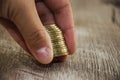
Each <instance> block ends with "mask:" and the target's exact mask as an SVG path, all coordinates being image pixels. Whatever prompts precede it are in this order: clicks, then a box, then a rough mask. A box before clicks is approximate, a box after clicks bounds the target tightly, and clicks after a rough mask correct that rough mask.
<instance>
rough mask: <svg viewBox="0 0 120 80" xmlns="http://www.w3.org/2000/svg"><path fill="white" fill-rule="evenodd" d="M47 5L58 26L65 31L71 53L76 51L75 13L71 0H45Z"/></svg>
mask: <svg viewBox="0 0 120 80" xmlns="http://www.w3.org/2000/svg"><path fill="white" fill-rule="evenodd" d="M44 2H45V4H46V6H47V7H48V8H49V9H50V10H51V11H52V13H53V15H54V18H55V22H56V24H57V26H59V27H60V28H61V30H62V31H63V35H64V37H65V41H66V45H67V47H68V50H69V52H70V54H73V53H74V52H75V48H76V43H75V36H74V21H73V13H72V8H71V4H70V1H69V0H44Z"/></svg>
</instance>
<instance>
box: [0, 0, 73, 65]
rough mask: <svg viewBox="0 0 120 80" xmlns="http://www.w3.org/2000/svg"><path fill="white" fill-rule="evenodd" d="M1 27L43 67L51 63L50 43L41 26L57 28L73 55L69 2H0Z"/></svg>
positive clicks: (62, 0) (53, 0) (51, 0)
mask: <svg viewBox="0 0 120 80" xmlns="http://www.w3.org/2000/svg"><path fill="white" fill-rule="evenodd" d="M0 23H1V24H2V25H3V26H4V27H5V28H6V29H7V30H8V32H9V33H10V34H11V36H12V37H13V38H14V39H15V41H16V42H17V43H18V44H19V45H20V46H21V47H22V48H23V49H25V50H26V51H27V52H29V53H31V54H32V55H33V56H34V57H35V58H36V59H37V60H38V61H39V62H40V63H42V64H48V63H50V62H51V61H52V59H53V52H52V44H51V40H50V37H49V35H48V33H47V32H46V29H45V27H44V26H43V25H49V24H56V25H57V26H59V27H60V29H61V30H62V32H63V35H64V37H65V42H66V45H67V47H68V50H69V53H70V54H73V53H74V51H75V38H74V23H73V15H72V9H71V5H70V2H69V0H42V1H40V0H37V1H35V0H0Z"/></svg>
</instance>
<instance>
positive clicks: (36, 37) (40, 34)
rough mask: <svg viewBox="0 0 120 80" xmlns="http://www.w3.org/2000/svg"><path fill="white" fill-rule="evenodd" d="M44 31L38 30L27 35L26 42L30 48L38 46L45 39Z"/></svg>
mask: <svg viewBox="0 0 120 80" xmlns="http://www.w3.org/2000/svg"><path fill="white" fill-rule="evenodd" d="M46 36H47V35H46V33H45V32H44V31H42V30H38V31H35V32H33V33H32V34H30V35H29V36H27V42H28V44H29V46H30V47H32V48H39V47H40V45H43V44H44V42H45V41H46Z"/></svg>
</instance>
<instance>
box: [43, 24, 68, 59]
mask: <svg viewBox="0 0 120 80" xmlns="http://www.w3.org/2000/svg"><path fill="white" fill-rule="evenodd" d="M45 28H46V30H47V32H48V34H49V35H50V37H51V42H52V46H53V53H54V57H58V56H63V55H67V54H68V50H67V47H66V45H65V41H64V37H63V34H62V31H61V30H60V29H59V28H58V27H57V26H56V25H55V24H51V25H46V26H45Z"/></svg>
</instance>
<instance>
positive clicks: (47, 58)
mask: <svg viewBox="0 0 120 80" xmlns="http://www.w3.org/2000/svg"><path fill="white" fill-rule="evenodd" d="M36 54H37V58H38V60H39V61H40V62H41V63H43V64H48V63H50V62H51V61H52V59H53V56H52V51H51V50H50V49H49V48H47V47H43V48H40V49H39V50H37V51H36Z"/></svg>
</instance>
